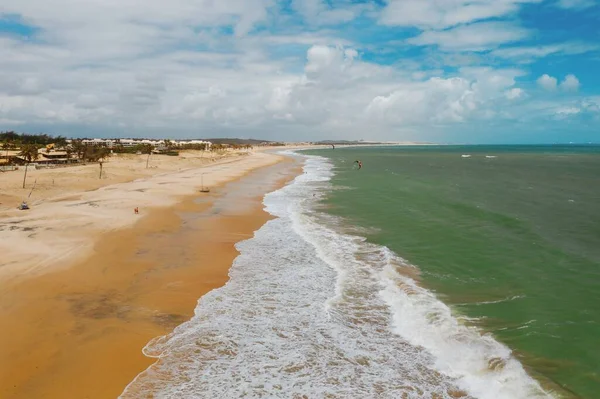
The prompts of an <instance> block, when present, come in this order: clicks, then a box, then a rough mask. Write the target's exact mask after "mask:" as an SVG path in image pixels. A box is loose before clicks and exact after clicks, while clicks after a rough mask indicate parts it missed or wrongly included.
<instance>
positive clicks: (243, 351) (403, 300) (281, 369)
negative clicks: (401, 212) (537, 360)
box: [121, 157, 549, 399]
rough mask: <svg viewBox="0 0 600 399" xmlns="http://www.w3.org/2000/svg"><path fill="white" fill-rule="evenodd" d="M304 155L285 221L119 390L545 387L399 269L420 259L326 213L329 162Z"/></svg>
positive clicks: (288, 394) (284, 208) (250, 244)
mask: <svg viewBox="0 0 600 399" xmlns="http://www.w3.org/2000/svg"><path fill="white" fill-rule="evenodd" d="M304 158H305V160H304V162H305V164H304V173H303V174H301V175H300V176H298V177H297V178H296V179H295V180H294V182H293V183H291V184H289V185H287V186H286V187H284V188H282V189H280V190H278V191H275V192H273V193H270V194H268V195H267V196H266V197H265V199H264V204H265V209H266V210H267V211H268V212H269V213H271V214H273V215H274V216H276V217H277V218H276V219H274V220H271V221H269V222H268V223H267V224H265V225H264V226H263V227H262V228H261V229H259V230H258V231H257V232H256V233H255V235H254V237H253V238H251V239H249V240H246V241H243V242H240V243H238V244H237V249H238V250H239V251H240V256H238V258H236V260H235V261H234V263H233V265H232V267H231V270H230V273H229V274H230V280H229V282H228V283H227V284H226V285H225V286H224V287H222V288H219V289H216V290H213V291H212V292H210V293H209V294H207V295H205V296H204V297H202V298H201V299H200V300H199V302H198V306H197V308H196V310H195V315H194V317H193V318H192V319H191V320H190V321H188V322H186V323H184V324H182V325H181V326H179V327H177V328H176V329H175V330H174V332H173V333H171V334H169V335H167V336H165V337H160V338H158V339H155V340H153V341H151V342H150V343H149V344H148V345H147V346H146V348H145V349H144V353H145V354H146V355H148V356H152V357H156V358H158V359H159V360H158V361H157V363H156V364H154V365H153V366H151V367H149V368H148V369H147V370H146V371H145V372H143V373H141V374H140V375H139V376H138V377H137V378H136V379H135V380H134V381H133V382H132V383H131V384H130V385H129V386H128V387H127V389H126V390H125V392H124V393H123V394H122V396H121V397H123V398H142V397H148V395H153V397H156V398H181V397H194V398H238V397H245V398H267V397H268V398H295V397H298V398H300V397H308V398H325V397H327V398H399V397H406V398H431V397H434V395H437V396H435V397H438V398H457V397H462V398H473V397H477V398H482V399H488V398H495V399H503V398H511V399H519V398H537V397H540V398H541V397H549V396H548V395H547V394H546V393H544V392H543V390H542V389H541V388H540V387H539V385H538V384H537V382H536V381H535V380H533V379H532V378H530V377H529V376H528V375H527V374H526V373H525V371H524V370H523V368H522V366H521V365H520V364H519V362H518V361H517V360H516V359H515V358H514V357H512V355H511V352H510V350H509V349H508V348H507V347H505V346H504V345H501V344H499V343H498V342H496V341H495V340H494V339H493V337H492V336H490V335H482V334H481V333H480V332H479V331H478V330H476V329H474V328H468V327H466V326H464V325H462V324H460V323H459V322H458V320H457V319H456V318H455V317H453V315H452V311H451V310H450V308H448V307H447V306H446V305H444V304H443V303H442V302H440V301H439V300H438V299H437V298H436V297H435V295H434V294H432V293H431V292H429V291H427V290H425V289H423V288H421V287H420V286H418V285H417V284H416V283H415V281H414V280H413V279H411V278H410V277H409V275H410V273H409V274H406V273H402V271H403V270H408V269H410V268H412V266H410V265H408V264H407V262H405V261H404V260H403V259H402V258H400V257H398V256H397V255H396V254H394V253H392V252H391V251H390V250H389V249H387V248H385V247H382V246H378V245H374V244H370V243H368V242H367V241H366V240H365V239H364V238H363V237H361V236H359V235H357V234H347V233H343V232H342V231H347V229H344V221H343V220H342V219H340V218H337V217H333V216H330V215H327V214H324V213H322V212H319V211H318V208H317V207H316V206H315V205H316V204H317V203H318V202H319V200H320V199H321V197H322V196H324V195H326V194H327V192H328V191H329V190H330V189H331V184H330V179H331V177H332V176H333V166H332V165H331V164H330V163H329V162H328V161H327V160H326V159H324V158H320V157H304ZM303 395H304V396H303Z"/></svg>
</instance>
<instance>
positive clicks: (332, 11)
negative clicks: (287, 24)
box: [292, 0, 372, 25]
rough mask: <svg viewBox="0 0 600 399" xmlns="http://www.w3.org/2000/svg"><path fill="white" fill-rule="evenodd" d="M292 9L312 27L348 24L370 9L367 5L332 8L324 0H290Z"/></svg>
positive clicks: (347, 5) (345, 5) (346, 5)
mask: <svg viewBox="0 0 600 399" xmlns="http://www.w3.org/2000/svg"><path fill="white" fill-rule="evenodd" d="M292 8H293V9H294V10H296V11H297V12H298V13H299V14H300V15H302V16H303V17H304V19H305V21H306V22H307V23H309V24H314V25H335V24H339V23H343V22H348V21H351V20H353V19H354V18H356V17H357V16H358V15H360V14H362V13H363V12H365V11H368V10H370V9H372V7H371V6H370V5H367V4H344V7H343V8H334V7H332V6H330V5H328V3H327V2H326V1H324V0H292Z"/></svg>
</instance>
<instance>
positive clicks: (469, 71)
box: [0, 0, 600, 143]
mask: <svg viewBox="0 0 600 399" xmlns="http://www.w3.org/2000/svg"><path fill="white" fill-rule="evenodd" d="M0 54H1V56H0V130H15V131H19V132H30V133H33V132H46V133H50V134H61V135H64V136H69V137H92V136H95V137H163V138H164V137H167V138H203V137H240V138H259V139H268V140H282V141H304V140H320V139H334V140H337V139H352V140H354V139H362V140H385V141H421V142H437V143H555V142H557V143H568V142H596V143H598V142H600V0H372V1H359V0H169V1H163V0H2V1H1V2H0Z"/></svg>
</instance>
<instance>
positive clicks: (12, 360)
mask: <svg viewBox="0 0 600 399" xmlns="http://www.w3.org/2000/svg"><path fill="white" fill-rule="evenodd" d="M251 157H254V161H252V162H251V163H250V164H248V162H246V163H245V164H243V163H244V161H245V160H246V159H251ZM251 157H248V158H244V159H240V160H236V161H235V162H233V163H232V164H230V166H229V167H223V165H222V164H221V166H220V167H221V168H222V169H220V170H218V172H220V174H219V176H220V177H219V178H213V179H211V180H208V179H207V178H205V184H206V185H210V186H211V194H210V195H208V196H206V195H204V196H201V195H199V194H200V193H197V188H194V185H196V186H197V181H196V182H195V183H189V185H186V187H185V189H182V188H179V189H178V190H174V191H175V193H173V192H171V193H170V194H171V195H170V196H167V195H162V196H161V193H160V191H159V194H158V197H159V199H155V200H154V205H155V206H154V207H152V208H150V209H148V210H146V208H142V209H144V210H145V212H144V213H146V215H144V217H142V218H139V220H136V219H135V218H131V217H129V218H126V220H125V221H122V224H121V225H120V226H119V227H120V228H119V229H105V230H104V231H102V230H101V229H95V231H92V234H90V235H88V237H86V239H87V240H88V242H89V241H91V242H92V243H93V244H88V245H89V246H90V249H89V250H88V251H81V250H80V251H79V252H80V255H78V257H74V258H73V259H74V261H75V264H74V265H73V266H70V267H66V265H68V264H70V262H65V264H64V265H58V266H57V267H55V266H53V267H50V268H48V267H46V268H45V270H44V269H42V268H41V267H40V264H39V262H38V264H36V265H35V266H31V265H30V267H24V268H22V269H21V271H22V272H25V273H29V274H28V275H27V278H25V279H24V278H21V277H20V278H14V277H15V276H14V275H13V276H12V277H13V278H8V277H9V276H10V275H9V274H8V275H7V273H6V271H5V273H4V279H0V288H1V289H2V294H1V296H2V306H1V307H0V320H2V324H3V325H4V326H7V327H6V328H4V329H3V330H2V332H0V339H2V342H3V349H2V350H0V351H1V352H0V362H1V364H2V365H8V367H3V368H2V370H1V372H2V378H0V384H1V386H0V396H2V397H7V398H25V397H40V398H41V397H48V398H54V397H56V398H59V397H65V396H69V397H87V398H105V397H116V396H118V395H119V394H120V393H121V392H122V390H123V389H124V387H125V386H126V385H127V384H128V383H129V382H130V381H131V380H132V379H133V378H134V377H135V376H136V375H137V374H138V373H140V372H142V371H143V370H144V369H145V368H147V367H148V366H149V365H150V364H152V363H153V362H154V361H155V359H152V358H146V357H145V356H144V355H143V354H142V352H141V349H142V348H143V346H145V344H146V343H147V342H148V341H149V340H150V339H152V338H154V337H157V336H160V335H164V334H166V333H168V332H169V331H171V330H172V329H173V328H174V327H175V326H177V325H179V324H181V323H182V322H183V321H185V320H187V319H188V318H189V317H191V315H192V314H193V309H194V306H195V304H196V301H197V300H198V299H199V298H200V297H201V296H202V295H204V294H205V293H206V292H208V291H210V290H212V289H214V288H216V287H220V286H222V285H223V284H224V283H225V282H226V281H227V279H228V270H229V267H230V265H231V263H232V261H233V259H234V258H235V257H236V256H237V251H236V249H235V248H234V244H235V243H236V242H238V241H240V240H243V239H245V238H249V237H251V236H252V234H253V232H254V231H255V230H257V229H258V228H259V227H260V226H262V225H263V224H264V223H265V222H266V221H267V220H268V219H269V218H270V215H268V214H267V213H265V212H264V211H263V210H262V196H263V195H264V194H265V193H266V192H268V191H272V190H274V189H276V188H278V187H280V186H282V185H284V184H285V183H286V182H287V181H288V180H289V179H291V178H292V177H293V176H294V175H295V174H297V173H298V171H297V170H296V169H294V168H295V167H294V164H293V162H286V161H285V160H284V159H283V157H280V156H275V155H272V154H264V153H262V154H261V153H256V155H254V154H253V155H252V156H251ZM257 159H258V160H260V162H258V163H257V162H256V160H257ZM281 161H283V162H281ZM240 163H242V164H240ZM275 163H277V164H276V165H274V164H275ZM243 165H245V167H243ZM250 165H252V167H250ZM269 165H274V166H269ZM216 167H219V166H217V165H215V166H213V165H211V166H209V167H206V168H202V169H194V170H188V171H183V172H177V173H174V174H170V175H163V176H157V177H153V178H150V179H146V180H144V181H136V182H132V183H126V184H125V185H124V186H123V185H118V186H120V187H119V189H120V190H125V191H127V192H131V191H132V190H135V189H138V188H139V187H138V186H140V185H142V186H146V187H148V188H149V189H150V190H152V189H153V190H157V186H159V184H160V183H161V182H162V181H163V180H165V179H169V178H173V177H174V178H176V180H177V182H178V183H179V182H184V183H183V184H185V181H186V179H185V178H187V180H188V181H189V180H193V177H198V176H199V175H198V174H199V173H201V172H202V171H203V172H204V173H206V170H207V169H209V168H216ZM270 168H275V169H273V170H272V171H271V172H268V171H266V169H270ZM213 172H215V173H214V174H216V172H217V171H215V170H213ZM258 172H260V173H258ZM263 172H264V173H263ZM261 173H262V175H261V176H259V177H252V175H253V174H259V175H260V174H261ZM219 179H220V181H219ZM253 179H254V180H253ZM257 179H258V180H257ZM149 180H153V181H152V182H151V183H152V184H151V185H150V186H149V182H148V181H149ZM258 183H260V184H258ZM236 185H237V187H238V188H237V189H236V188H235V186H236ZM109 187H111V188H112V187H113V186H109ZM240 187H241V188H240ZM186 190H187V191H188V193H187V195H186ZM265 190H266V191H265ZM97 191H100V192H101V191H109V192H110V191H111V190H97ZM97 191H94V192H91V193H87V194H83V195H82V196H86V195H89V196H92V197H93V196H94V193H97ZM232 193H233V194H232ZM236 193H237V194H236ZM240 193H241V194H240ZM97 194H98V193H97ZM198 198H201V199H200V200H199V201H198ZM82 200H83V199H82ZM82 200H80V201H82ZM88 200H89V199H88ZM65 202H67V204H65V203H64V202H63V206H67V205H69V204H68V202H69V201H65ZM105 202H109V201H108V200H107V201H105ZM49 204H52V203H49ZM215 204H218V209H215ZM50 206H52V205H50ZM102 206H104V203H103V202H100V207H102ZM124 207H125V208H130V206H126V205H124ZM40 208H42V209H43V207H40ZM129 211H130V210H129ZM130 212H131V211H130ZM108 213H109V214H110V212H108ZM131 214H133V212H131ZM111 216H112V215H111ZM32 219H33V218H32ZM131 220H133V222H134V224H131ZM127 221H129V222H130V223H129V224H127V223H126V222H127ZM32 222H33V220H25V221H23V223H32ZM56 223H60V219H59V220H57V221H56ZM98 230H100V231H98ZM115 230H116V231H115ZM78 248H81V247H78ZM84 253H85V255H83V254H84ZM82 257H84V258H85V260H84V261H82V259H81V258H82ZM76 259H78V260H76ZM35 260H36V259H34V261H35ZM27 270H29V272H27ZM13 271H14V270H13ZM41 272H43V273H41Z"/></svg>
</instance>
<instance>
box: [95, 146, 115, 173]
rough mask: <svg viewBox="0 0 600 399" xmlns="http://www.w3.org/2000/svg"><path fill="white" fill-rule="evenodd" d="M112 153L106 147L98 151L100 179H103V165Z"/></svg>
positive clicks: (96, 155)
mask: <svg viewBox="0 0 600 399" xmlns="http://www.w3.org/2000/svg"><path fill="white" fill-rule="evenodd" d="M111 155H112V153H111V152H110V150H109V149H108V148H106V147H100V148H98V149H97V150H96V154H95V157H96V158H98V163H99V164H100V177H99V179H102V165H103V164H104V160H105V159H106V158H108V157H110V156H111Z"/></svg>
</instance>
